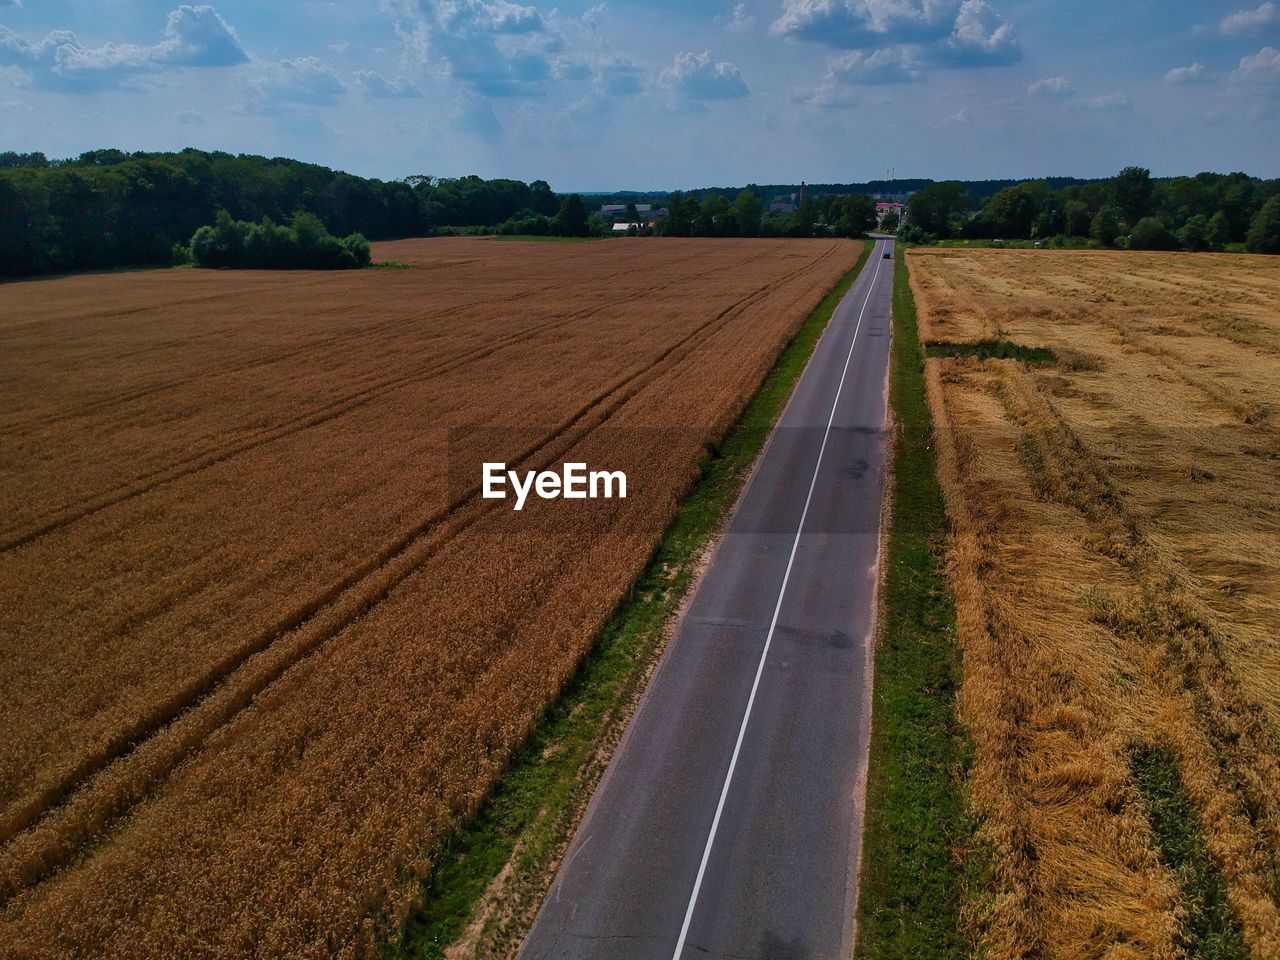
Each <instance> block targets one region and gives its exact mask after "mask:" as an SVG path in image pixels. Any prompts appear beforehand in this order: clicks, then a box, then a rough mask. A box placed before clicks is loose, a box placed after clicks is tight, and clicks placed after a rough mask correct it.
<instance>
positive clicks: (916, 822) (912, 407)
mask: <svg viewBox="0 0 1280 960" xmlns="http://www.w3.org/2000/svg"><path fill="white" fill-rule="evenodd" d="M893 323H894V332H893V352H892V356H891V358H890V403H891V404H892V408H893V412H894V417H895V421H896V425H895V429H896V435H895V437H894V447H893V478H892V483H893V501H892V512H891V514H890V517H889V526H888V541H887V544H886V554H885V557H884V561H883V562H884V564H885V574H884V587H883V598H884V599H883V602H884V622H883V625H882V628H881V634H880V638H879V643H878V646H877V648H876V661H875V664H876V665H875V681H874V683H875V686H874V696H873V707H872V709H873V715H872V727H871V752H870V758H869V763H868V778H867V809H866V826H865V828H864V831H863V847H862V873H861V881H860V893H859V901H858V945H857V951H856V956H857V957H860V958H874V960H891V958H908V957H909V958H913V960H919V958H934V957H965V956H968V955H969V953H970V944H969V943H968V941H967V939H966V937H965V935H964V933H963V931H962V925H961V910H962V907H963V905H964V903H965V897H966V890H967V888H968V887H969V880H968V874H969V872H970V871H972V870H973V869H975V868H974V867H973V866H970V865H969V864H970V863H972V861H971V860H968V859H967V858H966V852H967V851H969V850H970V848H971V845H972V838H973V828H974V825H973V822H972V820H971V818H970V817H969V816H968V814H967V812H966V802H965V796H964V789H963V784H964V780H965V774H966V769H967V766H968V747H967V742H966V739H965V736H964V733H963V731H962V729H961V727H960V724H959V722H958V720H957V717H956V691H957V687H958V685H959V682H960V666H961V665H960V651H959V647H958V645H957V642H956V632H955V631H956V627H955V607H954V598H953V597H952V594H951V591H950V588H949V586H948V584H947V581H946V578H945V576H944V572H943V555H942V552H943V549H944V547H945V536H946V530H947V517H946V506H945V502H944V500H943V495H942V488H941V486H940V485H939V483H938V477H937V464H936V460H935V457H934V453H933V447H932V422H931V419H930V416H929V408H928V406H927V405H926V403H925V393H924V355H923V352H922V351H921V347H920V339H919V336H918V333H917V327H916V309H915V302H914V300H913V298H912V296H911V287H910V284H909V282H908V278H907V268H906V261H905V259H904V254H903V247H902V245H901V244H900V245H898V264H897V270H896V271H895V274H894V279H893Z"/></svg>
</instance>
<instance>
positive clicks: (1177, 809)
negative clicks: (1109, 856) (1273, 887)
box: [1132, 747, 1249, 960]
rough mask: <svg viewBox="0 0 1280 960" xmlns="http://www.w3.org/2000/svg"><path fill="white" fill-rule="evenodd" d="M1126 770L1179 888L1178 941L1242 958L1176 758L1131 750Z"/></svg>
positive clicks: (1224, 957)
mask: <svg viewBox="0 0 1280 960" xmlns="http://www.w3.org/2000/svg"><path fill="white" fill-rule="evenodd" d="M1132 770H1133V779H1134V783H1135V784H1136V785H1137V787H1138V792H1139V793H1141V794H1142V799H1143V801H1145V803H1146V807H1147V819H1148V821H1149V822H1150V824H1151V832H1152V833H1153V834H1155V839H1156V846H1157V848H1158V849H1159V852H1160V860H1161V861H1162V862H1163V863H1164V864H1165V865H1166V866H1167V867H1169V869H1170V870H1172V871H1173V872H1174V874H1175V875H1176V876H1177V878H1178V882H1179V884H1180V885H1181V887H1182V896H1183V906H1184V907H1185V909H1186V915H1185V917H1184V919H1183V925H1182V931H1181V936H1180V938H1179V939H1180V943H1179V946H1181V947H1182V949H1183V950H1184V951H1185V952H1186V955H1187V956H1188V957H1192V958H1197V960H1248V957H1249V950H1248V948H1247V947H1246V946H1245V942H1244V930H1243V928H1242V927H1241V925H1240V921H1239V920H1237V919H1236V916H1235V914H1234V913H1232V911H1231V904H1230V903H1229V902H1228V900H1227V892H1226V889H1225V888H1224V887H1223V885H1222V877H1221V875H1220V874H1219V872H1218V868H1217V865H1216V864H1214V862H1213V858H1212V857H1210V855H1209V850H1208V847H1207V846H1206V845H1205V842H1204V836H1203V835H1202V834H1201V833H1200V827H1199V824H1198V823H1197V822H1196V814H1195V809H1194V808H1193V807H1192V805H1191V800H1190V798H1189V797H1188V796H1187V792H1186V789H1185V788H1184V787H1183V785H1182V778H1181V777H1180V776H1179V775H1178V763H1177V761H1176V760H1175V759H1174V758H1173V756H1172V755H1171V754H1170V753H1169V752H1168V751H1167V750H1163V749H1160V748H1155V747H1153V748H1149V749H1143V750H1138V751H1136V752H1135V753H1134V755H1133V760H1132Z"/></svg>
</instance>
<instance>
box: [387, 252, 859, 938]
mask: <svg viewBox="0 0 1280 960" xmlns="http://www.w3.org/2000/svg"><path fill="white" fill-rule="evenodd" d="M503 239H506V238H503ZM513 239H514V238H513ZM871 248H872V244H871V243H867V244H866V245H865V247H864V249H863V251H862V255H861V256H860V257H859V258H858V262H857V263H856V264H855V265H854V267H853V269H851V270H850V271H849V272H848V273H846V274H845V275H844V277H842V278H841V279H840V281H839V282H838V283H837V284H836V285H835V287H833V288H832V289H831V291H830V292H829V293H828V294H827V296H826V297H825V298H824V299H823V301H822V302H821V303H820V304H819V305H818V306H817V307H816V308H815V309H814V311H813V312H812V313H811V314H809V316H808V318H806V320H805V321H804V323H803V324H802V325H801V327H800V329H799V330H798V331H797V332H796V334H795V336H794V337H793V338H792V339H791V340H790V341H789V342H788V343H787V345H786V346H785V347H784V348H783V350H782V352H781V353H780V354H779V356H778V359H777V361H776V362H775V364H774V366H773V369H772V370H771V371H770V373H769V374H768V376H767V377H766V379H765V381H764V383H763V384H762V385H761V387H760V389H759V390H758V391H757V392H756V395H755V396H754V397H753V398H752V399H751V401H750V402H749V403H748V404H747V406H746V408H745V409H744V410H743V413H742V415H741V417H740V418H739V419H738V422H737V423H736V424H735V425H734V426H733V427H732V428H731V429H730V431H729V432H728V434H727V435H726V437H725V439H724V442H723V443H721V444H720V445H719V446H715V447H709V449H708V452H707V457H706V459H705V460H704V462H703V463H702V464H701V467H702V477H701V479H700V480H699V481H698V483H697V484H696V485H695V487H694V489H693V490H692V492H691V493H690V495H689V496H688V498H686V500H685V502H684V503H683V504H682V505H681V507H680V509H679V511H678V512H677V514H676V517H675V519H674V520H673V521H672V523H671V526H670V527H669V528H668V529H667V531H666V533H665V534H664V536H663V539H662V542H661V543H660V544H659V546H658V547H657V549H656V550H655V552H654V555H653V557H652V559H651V560H650V562H649V565H648V566H647V567H646V569H645V571H644V573H642V574H641V576H640V578H639V580H637V581H636V583H635V584H634V585H633V587H632V589H631V591H630V592H629V594H628V595H627V597H626V598H625V599H624V600H623V602H622V603H621V605H620V606H619V608H618V610H617V612H616V613H615V614H614V616H613V618H612V619H611V620H610V622H609V624H608V625H607V626H606V627H605V629H604V630H603V632H602V633H601V635H600V637H599V639H598V640H597V641H596V644H595V647H594V649H593V650H592V652H591V653H590V654H589V655H588V656H587V658H586V659H585V660H584V661H583V663H582V666H581V667H580V668H579V670H578V672H577V673H576V674H575V676H574V677H573V678H572V680H570V682H569V684H568V685H567V687H566V689H565V691H564V694H563V695H562V696H561V698H560V699H559V700H558V701H557V702H556V703H555V704H554V705H553V706H552V707H551V708H550V709H549V710H548V711H547V714H546V716H545V717H544V719H543V720H542V722H541V723H540V725H539V726H538V728H537V729H536V730H535V732H534V734H533V735H532V737H531V738H530V740H529V742H528V743H527V744H526V745H525V747H524V748H523V749H522V750H521V751H520V752H519V753H518V754H517V756H516V757H515V758H514V760H513V761H512V763H511V765H510V767H509V768H508V769H507V771H506V773H504V774H503V776H502V778H501V779H500V780H499V782H498V784H497V786H496V787H495V789H494V791H493V794H492V795H491V796H490V798H489V800H488V801H487V802H486V803H485V805H484V806H483V807H482V809H481V810H480V812H479V813H478V814H477V816H476V817H475V818H474V819H473V820H472V821H471V822H470V823H469V824H467V825H466V826H465V827H464V828H463V829H462V831H461V832H460V833H458V834H457V835H456V836H454V837H453V838H452V839H451V840H450V841H449V842H448V843H447V845H446V846H445V848H444V850H443V851H442V853H441V854H440V855H439V856H438V857H437V859H436V866H435V868H434V870H433V872H432V873H431V875H430V876H429V877H428V878H427V881H426V884H425V890H424V896H423V904H422V906H421V907H420V908H419V909H418V911H417V912H416V913H415V914H414V915H413V916H411V917H410V918H409V920H408V922H407V923H406V925H405V927H404V930H403V931H402V937H401V939H400V940H399V941H398V942H396V943H391V944H388V945H386V946H385V947H384V949H383V951H382V955H383V956H384V957H385V958H388V960H407V958H422V960H428V958H430V960H436V958H440V957H443V956H444V950H445V947H447V946H448V945H449V944H451V943H453V942H454V941H455V940H457V939H458V938H459V937H460V936H461V935H462V933H463V931H464V930H466V928H467V926H468V925H469V924H470V923H471V921H472V919H473V918H474V917H475V914H476V909H477V907H478V905H479V901H480V898H481V896H482V895H483V894H484V892H485V890H486V889H487V887H488V885H489V883H490V881H492V880H493V878H494V877H496V876H497V875H498V873H499V872H500V871H501V870H502V869H503V868H504V867H505V866H506V864H507V863H508V861H509V860H510V859H511V857H512V855H513V854H514V852H515V851H516V850H517V848H518V849H519V850H520V856H519V858H518V860H517V862H516V864H515V869H516V871H517V872H518V873H524V874H526V875H533V876H536V875H539V874H541V873H542V872H543V871H545V870H546V868H547V865H548V864H549V863H550V862H551V857H552V856H553V855H554V854H555V851H556V849H557V848H558V846H559V845H560V844H561V843H562V841H563V840H564V838H565V837H566V835H567V833H568V831H569V829H570V828H571V826H572V819H573V813H574V809H575V801H576V800H577V799H578V794H577V791H578V781H579V772H580V771H581V770H582V769H583V766H584V765H585V764H586V763H587V762H588V761H589V760H590V759H591V757H592V755H593V754H594V752H595V751H596V749H597V747H598V745H599V744H600V742H601V739H602V737H604V736H605V734H606V732H607V731H608V729H609V726H610V722H611V721H612V720H614V719H615V718H616V717H617V716H618V715H619V711H620V710H621V709H622V708H623V707H624V706H625V705H626V703H627V702H628V700H629V699H630V697H631V695H632V694H633V693H634V692H635V690H636V687H637V685H638V684H639V682H640V681H641V680H642V678H643V677H644V675H645V668H646V666H647V665H648V664H649V662H650V661H651V659H652V656H653V654H654V652H655V651H656V650H657V649H658V646H659V643H660V641H661V638H662V636H663V631H664V630H665V628H666V626H667V624H668V622H669V621H670V619H671V617H672V616H673V615H674V614H675V612H676V611H677V609H678V608H679V605H680V602H681V600H682V599H683V597H684V595H685V593H686V592H687V591H688V589H689V586H690V584H691V583H692V581H693V576H694V569H695V565H696V562H697V560H698V557H699V556H700V555H701V554H702V551H703V550H704V548H705V547H706V545H707V543H708V541H709V539H710V538H711V537H712V536H713V535H714V534H715V532H716V531H717V530H718V529H719V528H720V527H721V525H722V524H723V523H724V521H725V520H726V519H727V518H728V516H729V514H730V511H731V510H732V508H733V505H734V503H735V502H736V501H737V498H738V493H739V491H740V490H741V487H742V484H743V482H744V481H745V479H746V476H747V473H748V472H749V470H750V469H751V465H752V464H753V463H754V462H755V459H756V455H757V454H758V453H759V452H760V449H761V447H763V445H764V442H765V440H766V439H767V438H768V436H769V432H770V431H771V430H772V429H773V425H774V423H775V422H776V421H777V419H778V416H779V414H780V413H781V412H782V408H783V406H784V405H785V404H786V402H787V398H788V397H789V396H790V395H791V391H792V388H793V387H794V386H795V383H796V381H797V380H798V379H799V377H800V374H801V372H803V370H804V367H805V364H806V363H807V362H808V360H809V357H810V355H811V354H812V353H813V349H814V347H815V346H816V345H817V342H818V338H819V337H820V336H821V334H822V331H823V330H824V329H825V328H826V325H827V321H828V320H830V318H831V314H832V312H833V311H834V310H835V308H836V305H837V304H838V303H839V302H840V300H841V298H842V297H843V296H844V295H845V293H847V292H848V290H849V288H850V286H852V285H853V281H854V280H855V279H856V278H857V276H858V273H859V272H860V271H861V270H862V268H863V265H864V264H865V263H866V262H867V258H868V256H869V255H870V253H871Z"/></svg>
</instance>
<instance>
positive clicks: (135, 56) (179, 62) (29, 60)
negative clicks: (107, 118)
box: [0, 5, 249, 91]
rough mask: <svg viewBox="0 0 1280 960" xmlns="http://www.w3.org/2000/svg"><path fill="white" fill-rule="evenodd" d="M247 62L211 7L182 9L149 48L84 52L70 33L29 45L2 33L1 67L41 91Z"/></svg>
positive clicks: (113, 47)
mask: <svg viewBox="0 0 1280 960" xmlns="http://www.w3.org/2000/svg"><path fill="white" fill-rule="evenodd" d="M248 59H249V58H248V55H247V54H246V53H245V52H244V48H243V47H242V46H241V45H240V40H239V38H237V36H236V33H235V30H233V29H232V28H231V26H230V25H229V24H228V23H227V22H226V21H225V20H223V19H222V17H221V16H220V15H219V14H218V12H217V10H215V9H214V8H213V7H210V6H198V7H193V6H187V5H183V6H180V7H178V8H177V9H176V10H173V11H171V12H170V13H169V16H168V19H167V20H166V22H165V27H164V33H163V35H162V37H161V39H160V41H159V42H158V43H154V44H151V45H150V46H139V45H137V44H132V43H107V44H104V45H103V46H101V47H86V46H84V45H83V44H81V43H80V41H79V40H78V39H77V38H76V35H75V34H74V33H71V32H70V31H67V30H57V31H54V32H53V33H50V34H49V35H48V36H46V37H45V38H44V39H43V40H40V41H38V42H35V43H31V42H28V41H26V40H24V39H23V38H22V37H20V36H19V35H18V34H16V33H14V32H13V31H12V30H9V29H8V28H6V27H0V66H20V67H24V68H26V69H28V70H30V71H31V73H32V75H33V77H34V78H35V81H36V83H37V84H38V85H39V86H42V87H46V88H50V89H61V90H69V91H74V90H102V89H108V88H111V87H115V86H119V84H120V82H121V81H122V80H123V79H125V78H127V77H130V76H134V75H136V74H139V73H142V72H144V71H152V70H158V69H162V68H166V67H178V68H185V67H231V66H236V65H238V64H242V63H246V62H247V61H248Z"/></svg>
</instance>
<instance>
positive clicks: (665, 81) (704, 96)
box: [659, 50, 751, 103]
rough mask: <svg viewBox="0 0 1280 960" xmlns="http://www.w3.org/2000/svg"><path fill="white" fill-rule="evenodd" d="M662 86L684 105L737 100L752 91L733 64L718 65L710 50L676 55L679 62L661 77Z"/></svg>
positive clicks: (676, 61)
mask: <svg viewBox="0 0 1280 960" xmlns="http://www.w3.org/2000/svg"><path fill="white" fill-rule="evenodd" d="M659 81H660V82H661V84H662V85H663V86H664V87H666V88H667V90H669V91H670V92H671V93H672V94H673V95H675V96H676V97H677V98H679V99H680V100H683V101H688V102H692V103H702V102H705V101H708V100H733V99H736V98H738V97H745V96H747V95H748V94H749V93H750V92H751V91H750V90H749V89H748V88H747V83H746V81H745V80H743V79H742V73H741V72H740V71H739V70H738V68H737V67H735V66H734V65H733V64H732V63H728V62H727V61H724V60H720V61H717V60H715V59H714V58H713V57H712V56H711V51H710V50H703V51H702V53H679V54H676V59H675V62H674V63H672V64H671V66H669V67H667V68H665V69H664V70H663V71H662V74H661V76H660V77H659Z"/></svg>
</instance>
